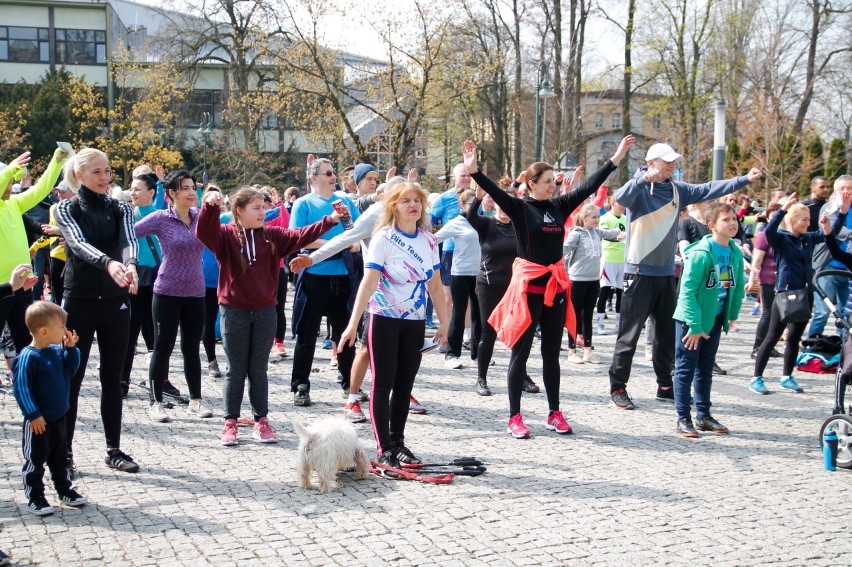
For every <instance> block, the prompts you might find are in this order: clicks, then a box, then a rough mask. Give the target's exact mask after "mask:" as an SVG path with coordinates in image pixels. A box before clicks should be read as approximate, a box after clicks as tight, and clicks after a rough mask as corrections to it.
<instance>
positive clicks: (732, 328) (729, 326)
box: [728, 323, 740, 333]
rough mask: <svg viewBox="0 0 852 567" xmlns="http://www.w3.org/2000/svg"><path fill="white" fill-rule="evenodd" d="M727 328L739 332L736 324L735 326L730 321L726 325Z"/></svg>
mask: <svg viewBox="0 0 852 567" xmlns="http://www.w3.org/2000/svg"><path fill="white" fill-rule="evenodd" d="M728 330H729V331H731V332H732V333H739V332H740V328H739V327H738V326H736V325H735V324H734V323H730V324H729V325H728Z"/></svg>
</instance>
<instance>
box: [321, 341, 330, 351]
mask: <svg viewBox="0 0 852 567" xmlns="http://www.w3.org/2000/svg"><path fill="white" fill-rule="evenodd" d="M322 348H323V350H331V339H326V340H324V341H323V342H322Z"/></svg>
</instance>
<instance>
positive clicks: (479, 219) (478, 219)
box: [464, 187, 491, 242]
mask: <svg viewBox="0 0 852 567" xmlns="http://www.w3.org/2000/svg"><path fill="white" fill-rule="evenodd" d="M484 193H485V191H484V190H483V189H481V188H479V187H477V188H476V198H475V199H474V200H473V202H472V203H471V204H470V207H468V208H467V212H466V213H464V216H465V218H466V219H467V222H469V223H470V226H472V227H473V229H474V230H475V231H476V233H477V234H479V241H480V242H482V240H483V239H484V238H485V237H486V236H487V235H488V228H489V227H490V225H491V220H490V219H489V218H488V217H484V216H482V215H480V214H479V206H480V205H481V204H482V197H481V196H480V194H483V195H484Z"/></svg>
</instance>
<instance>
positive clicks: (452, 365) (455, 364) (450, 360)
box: [444, 354, 462, 370]
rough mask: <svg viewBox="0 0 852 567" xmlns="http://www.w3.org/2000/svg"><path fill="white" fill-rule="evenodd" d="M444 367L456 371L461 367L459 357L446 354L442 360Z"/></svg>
mask: <svg viewBox="0 0 852 567" xmlns="http://www.w3.org/2000/svg"><path fill="white" fill-rule="evenodd" d="M444 366H446V367H447V368H449V369H451V370H457V369H459V368H461V367H462V361H461V359H460V358H459V357H457V356H453V355H452V354H448V355H447V356H446V357H445V358H444Z"/></svg>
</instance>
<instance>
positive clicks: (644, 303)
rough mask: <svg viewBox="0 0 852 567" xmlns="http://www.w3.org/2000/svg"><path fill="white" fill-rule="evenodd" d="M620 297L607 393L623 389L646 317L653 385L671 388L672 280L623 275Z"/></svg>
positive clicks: (674, 292)
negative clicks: (651, 332)
mask: <svg viewBox="0 0 852 567" xmlns="http://www.w3.org/2000/svg"><path fill="white" fill-rule="evenodd" d="M624 286H625V290H624V295H622V298H621V326H620V327H619V329H618V339H617V340H616V342H615V350H614V352H613V353H612V365H611V366H610V367H609V387H610V392H614V391H616V390H620V389H622V388H625V387H626V386H627V381H628V380H629V379H630V371H631V369H632V368H633V355H634V354H635V353H636V344H637V343H638V342H639V335H641V334H642V327H643V326H644V325H645V321H646V320H647V319H648V317H650V318H651V320H652V321H653V323H654V373H655V374H656V375H657V384H658V385H659V386H661V387H664V388H669V387H671V386H672V362H673V360H674V319H673V318H672V317H673V316H674V310H675V304H676V303H677V282H676V280H675V278H674V276H643V275H640V274H636V275H634V274H624Z"/></svg>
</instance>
